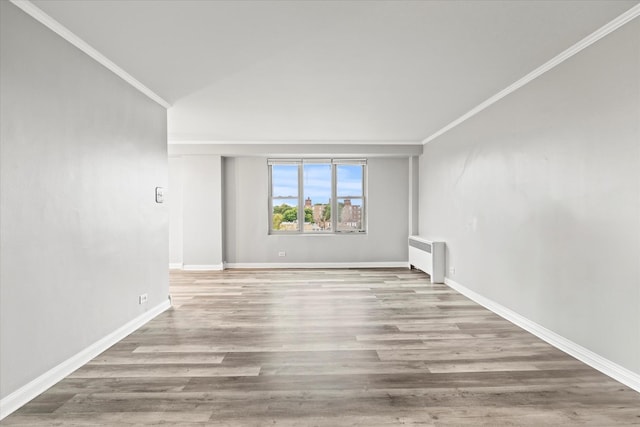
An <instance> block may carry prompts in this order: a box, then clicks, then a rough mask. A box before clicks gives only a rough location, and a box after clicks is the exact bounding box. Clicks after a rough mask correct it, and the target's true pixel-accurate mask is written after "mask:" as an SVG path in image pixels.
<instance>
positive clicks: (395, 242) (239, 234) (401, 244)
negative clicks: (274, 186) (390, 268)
mask: <svg viewBox="0 0 640 427" xmlns="http://www.w3.org/2000/svg"><path fill="white" fill-rule="evenodd" d="M224 160H225V167H224V188H225V190H224V192H225V200H224V207H225V222H226V226H225V234H226V236H225V256H226V261H227V262H229V263H232V264H236V263H240V264H246V263H250V264H252V263H312V262H315V263H341V262H348V263H376V262H378V263H389V262H396V263H401V262H407V260H408V255H407V235H408V230H409V225H408V218H409V211H408V209H409V208H408V207H409V184H408V183H409V172H408V168H409V161H410V160H409V159H408V158H381V157H380V158H370V159H369V160H368V198H367V212H366V216H367V234H364V235H362V234H337V235H329V236H327V235H324V236H323V235H320V236H319V235H315V236H314V235H293V236H284V235H269V234H268V221H269V218H268V207H267V204H268V191H269V188H268V169H267V161H266V158H262V157H237V158H225V159H224ZM280 251H284V252H286V257H279V256H278V252H280Z"/></svg>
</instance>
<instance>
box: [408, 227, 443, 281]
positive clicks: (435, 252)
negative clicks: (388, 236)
mask: <svg viewBox="0 0 640 427" xmlns="http://www.w3.org/2000/svg"><path fill="white" fill-rule="evenodd" d="M444 248H445V244H444V242H438V241H432V240H428V239H425V238H424V237H421V236H409V265H410V266H412V267H415V268H418V269H420V270H422V271H424V272H425V273H427V274H428V275H429V276H430V277H431V283H444V269H445V262H444V256H445V255H444V254H445V250H444Z"/></svg>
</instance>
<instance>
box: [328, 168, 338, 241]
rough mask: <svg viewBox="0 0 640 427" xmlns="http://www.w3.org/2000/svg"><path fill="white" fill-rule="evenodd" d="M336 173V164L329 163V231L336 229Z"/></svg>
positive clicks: (334, 231)
mask: <svg viewBox="0 0 640 427" xmlns="http://www.w3.org/2000/svg"><path fill="white" fill-rule="evenodd" d="M337 176H338V173H337V171H336V165H335V164H331V203H330V206H331V231H332V232H333V233H336V232H337V231H338V228H337V227H338V201H337V199H338V197H337V192H338V190H337V188H338V184H337V182H336V180H337Z"/></svg>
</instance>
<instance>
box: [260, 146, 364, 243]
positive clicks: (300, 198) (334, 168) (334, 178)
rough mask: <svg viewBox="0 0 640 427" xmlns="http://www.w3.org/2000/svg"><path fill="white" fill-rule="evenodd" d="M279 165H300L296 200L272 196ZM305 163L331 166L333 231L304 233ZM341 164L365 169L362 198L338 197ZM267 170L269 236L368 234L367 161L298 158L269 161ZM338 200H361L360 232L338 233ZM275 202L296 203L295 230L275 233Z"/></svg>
mask: <svg viewBox="0 0 640 427" xmlns="http://www.w3.org/2000/svg"><path fill="white" fill-rule="evenodd" d="M279 164H282V165H284V164H286V165H297V167H298V174H297V176H298V195H297V198H294V197H283V196H274V195H273V166H274V165H279ZM305 164H329V165H331V198H330V202H329V207H330V208H331V230H321V231H320V230H314V231H305V230H304V217H305V213H304V203H305V199H304V165H305ZM340 165H360V166H361V167H362V195H360V196H356V195H338V194H337V188H338V166H340ZM267 167H268V186H269V191H268V198H269V201H268V207H267V208H268V234H269V235H277V236H290V235H296V236H298V235H315V236H318V235H337V234H356V235H361V234H367V232H368V222H367V218H368V215H367V209H368V206H367V183H368V167H367V159H361V158H358V159H349V158H339V159H327V158H298V159H267ZM338 199H351V200H361V204H360V206H361V207H360V229H355V230H339V229H338V218H339V214H338V204H339V203H338ZM274 200H297V207H298V215H297V221H298V226H297V229H296V230H286V231H283V230H275V229H274V228H273V207H274Z"/></svg>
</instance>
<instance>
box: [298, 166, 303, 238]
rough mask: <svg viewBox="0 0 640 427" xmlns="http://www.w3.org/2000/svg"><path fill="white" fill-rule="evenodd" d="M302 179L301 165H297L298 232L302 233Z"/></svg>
mask: <svg viewBox="0 0 640 427" xmlns="http://www.w3.org/2000/svg"><path fill="white" fill-rule="evenodd" d="M303 181H304V179H303V167H302V164H299V165H298V231H299V232H300V233H303V232H304V188H302V186H303V185H304V182H303Z"/></svg>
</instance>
